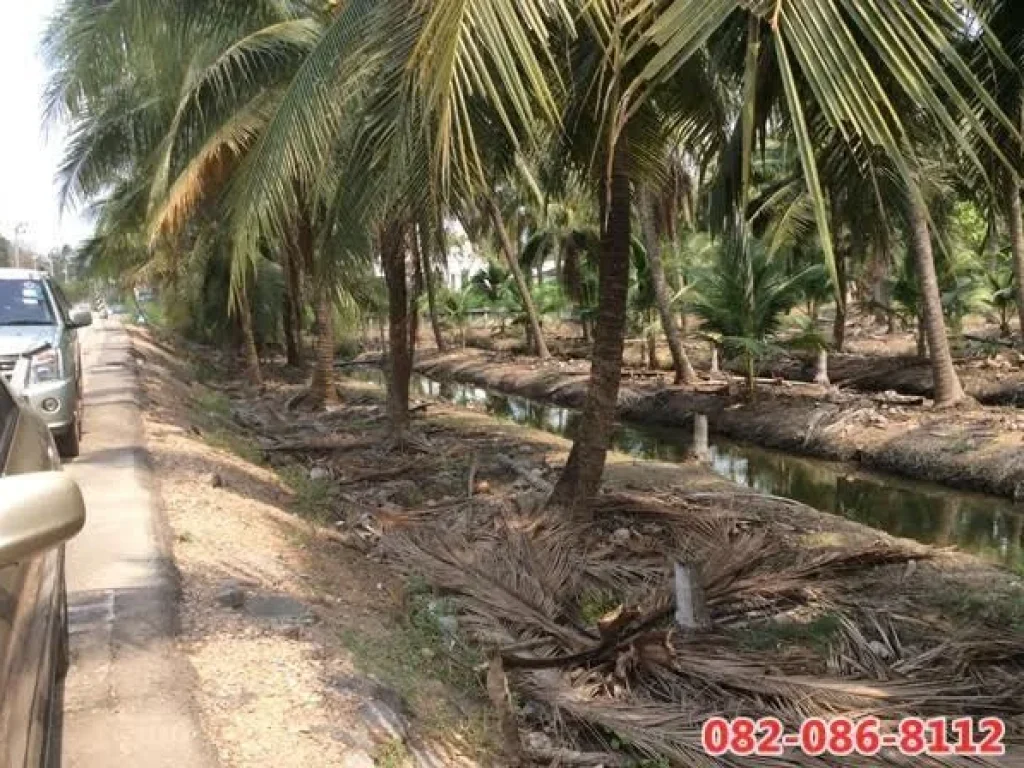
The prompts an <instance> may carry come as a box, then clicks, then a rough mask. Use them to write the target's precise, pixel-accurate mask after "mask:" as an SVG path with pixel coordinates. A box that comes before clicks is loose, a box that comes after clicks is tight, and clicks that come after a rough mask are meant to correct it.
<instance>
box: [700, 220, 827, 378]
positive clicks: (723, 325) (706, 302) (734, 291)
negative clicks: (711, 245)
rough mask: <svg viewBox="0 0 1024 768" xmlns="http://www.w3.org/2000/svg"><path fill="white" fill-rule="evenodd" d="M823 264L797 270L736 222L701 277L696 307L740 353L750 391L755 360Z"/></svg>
mask: <svg viewBox="0 0 1024 768" xmlns="http://www.w3.org/2000/svg"><path fill="white" fill-rule="evenodd" d="M823 270H824V266H823V265H821V264H816V265H813V266H808V267H804V268H803V269H801V270H798V271H795V272H794V271H793V270H791V269H790V267H789V265H788V264H787V263H786V262H785V260H784V258H783V257H782V256H781V255H780V254H778V253H776V254H774V255H773V254H772V253H771V252H770V251H769V250H768V248H766V247H765V245H764V244H763V243H761V242H759V241H758V240H756V239H755V238H754V237H752V236H751V235H750V234H749V233H748V232H745V231H744V230H743V227H742V225H738V226H737V227H736V229H735V230H734V231H731V232H729V233H728V234H727V235H726V236H725V238H724V240H723V241H722V244H721V245H720V246H719V247H718V249H717V251H716V258H715V260H714V262H713V264H712V265H711V268H710V269H707V270H706V271H704V272H703V274H701V275H700V277H699V278H698V280H697V283H696V286H695V293H696V296H695V298H694V302H693V309H694V312H695V313H696V314H697V315H698V316H700V317H701V318H702V319H703V320H704V322H705V324H706V326H707V328H708V329H709V330H711V331H713V332H715V333H716V334H717V335H718V338H719V344H720V345H721V346H722V347H723V348H724V350H725V351H726V353H727V354H734V355H739V356H740V357H742V359H743V362H744V371H745V374H746V378H747V389H748V392H749V393H750V394H751V396H753V395H754V394H755V392H756V389H755V382H754V377H755V373H756V365H757V360H758V359H759V358H760V357H763V356H764V355H765V354H766V353H767V352H768V351H769V350H770V349H772V348H773V347H772V341H773V338H774V336H775V334H776V333H777V332H778V331H779V330H781V329H782V326H783V321H784V319H785V317H786V315H787V314H788V313H789V312H790V310H792V309H793V308H794V307H796V306H797V305H798V304H799V303H800V302H801V301H802V300H803V297H804V290H805V288H806V287H807V286H808V285H809V284H810V283H812V282H813V281H814V280H815V279H816V278H817V277H818V275H819V274H820V273H821V272H822V271H823Z"/></svg>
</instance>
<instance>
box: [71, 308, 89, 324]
mask: <svg viewBox="0 0 1024 768" xmlns="http://www.w3.org/2000/svg"><path fill="white" fill-rule="evenodd" d="M69 319H70V320H71V325H73V326H74V327H75V328H85V327H87V326H90V325H92V312H90V311H89V310H87V309H76V310H74V311H73V312H72V313H71V316H70V318H69Z"/></svg>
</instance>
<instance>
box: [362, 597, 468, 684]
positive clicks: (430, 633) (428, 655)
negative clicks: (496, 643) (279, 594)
mask: <svg viewBox="0 0 1024 768" xmlns="http://www.w3.org/2000/svg"><path fill="white" fill-rule="evenodd" d="M406 603H407V609H406V613H405V615H404V616H402V617H401V619H400V621H399V623H398V626H397V627H395V629H394V631H393V632H391V633H389V635H388V639H387V642H386V643H382V642H381V641H380V638H379V637H373V638H369V637H366V636H365V635H363V634H361V633H359V632H358V631H357V630H352V629H349V630H346V631H345V633H344V635H343V637H342V641H343V642H344V643H345V645H346V646H347V647H348V648H349V650H351V651H352V652H353V653H354V654H355V655H356V657H357V659H358V660H359V662H360V663H361V665H362V666H364V667H365V668H366V671H368V672H370V673H371V674H373V675H376V676H377V677H379V678H380V679H381V680H383V681H384V682H386V683H387V684H388V685H390V686H392V687H393V688H395V689H396V690H397V691H398V692H399V693H401V694H403V695H406V696H412V695H414V694H415V692H416V691H417V690H418V688H419V687H420V684H421V683H422V681H423V680H424V679H428V678H429V679H433V680H439V681H441V682H443V683H445V684H446V685H450V686H452V687H453V688H455V689H457V690H459V691H463V692H466V693H474V694H476V693H480V692H482V690H483V689H482V688H481V686H480V681H479V678H478V676H477V673H476V672H475V671H474V667H475V666H477V665H479V664H481V663H482V662H483V658H482V657H481V656H480V655H479V653H478V652H477V651H476V650H475V649H473V648H471V647H470V646H469V645H468V644H466V643H465V642H464V641H463V640H462V639H461V638H460V637H458V635H457V634H453V633H452V631H451V622H450V618H449V617H450V614H449V610H450V606H449V605H448V604H447V601H445V600H444V599H442V598H437V597H433V596H432V595H431V593H429V592H426V591H412V592H407V593H406ZM446 624H447V626H446Z"/></svg>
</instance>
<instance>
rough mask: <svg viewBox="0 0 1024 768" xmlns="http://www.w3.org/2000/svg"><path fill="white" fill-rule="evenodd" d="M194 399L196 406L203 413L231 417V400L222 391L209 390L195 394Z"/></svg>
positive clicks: (224, 417) (225, 417)
mask: <svg viewBox="0 0 1024 768" xmlns="http://www.w3.org/2000/svg"><path fill="white" fill-rule="evenodd" d="M193 400H194V402H195V407H196V408H198V409H199V411H200V413H202V414H203V415H212V416H219V417H220V418H223V419H229V418H231V400H229V399H228V397H227V395H225V394H223V393H221V392H211V391H209V390H207V391H205V392H201V393H199V394H198V395H195V396H194V397H193Z"/></svg>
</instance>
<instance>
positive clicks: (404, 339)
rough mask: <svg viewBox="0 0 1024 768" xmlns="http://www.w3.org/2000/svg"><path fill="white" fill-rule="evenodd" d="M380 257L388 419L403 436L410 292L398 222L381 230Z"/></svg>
mask: <svg viewBox="0 0 1024 768" xmlns="http://www.w3.org/2000/svg"><path fill="white" fill-rule="evenodd" d="M380 251H381V261H382V262H383V265H384V281H385V282H386V283H387V290H388V320H389V323H388V354H387V361H388V419H389V421H390V426H391V436H392V438H393V439H396V440H402V439H404V437H405V434H406V432H407V431H408V429H409V378H410V376H411V375H412V353H411V352H410V350H409V292H408V288H407V286H406V274H405V236H404V233H403V226H402V224H401V223H399V222H389V223H388V224H386V225H385V226H384V227H383V228H382V229H381V233H380Z"/></svg>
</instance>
